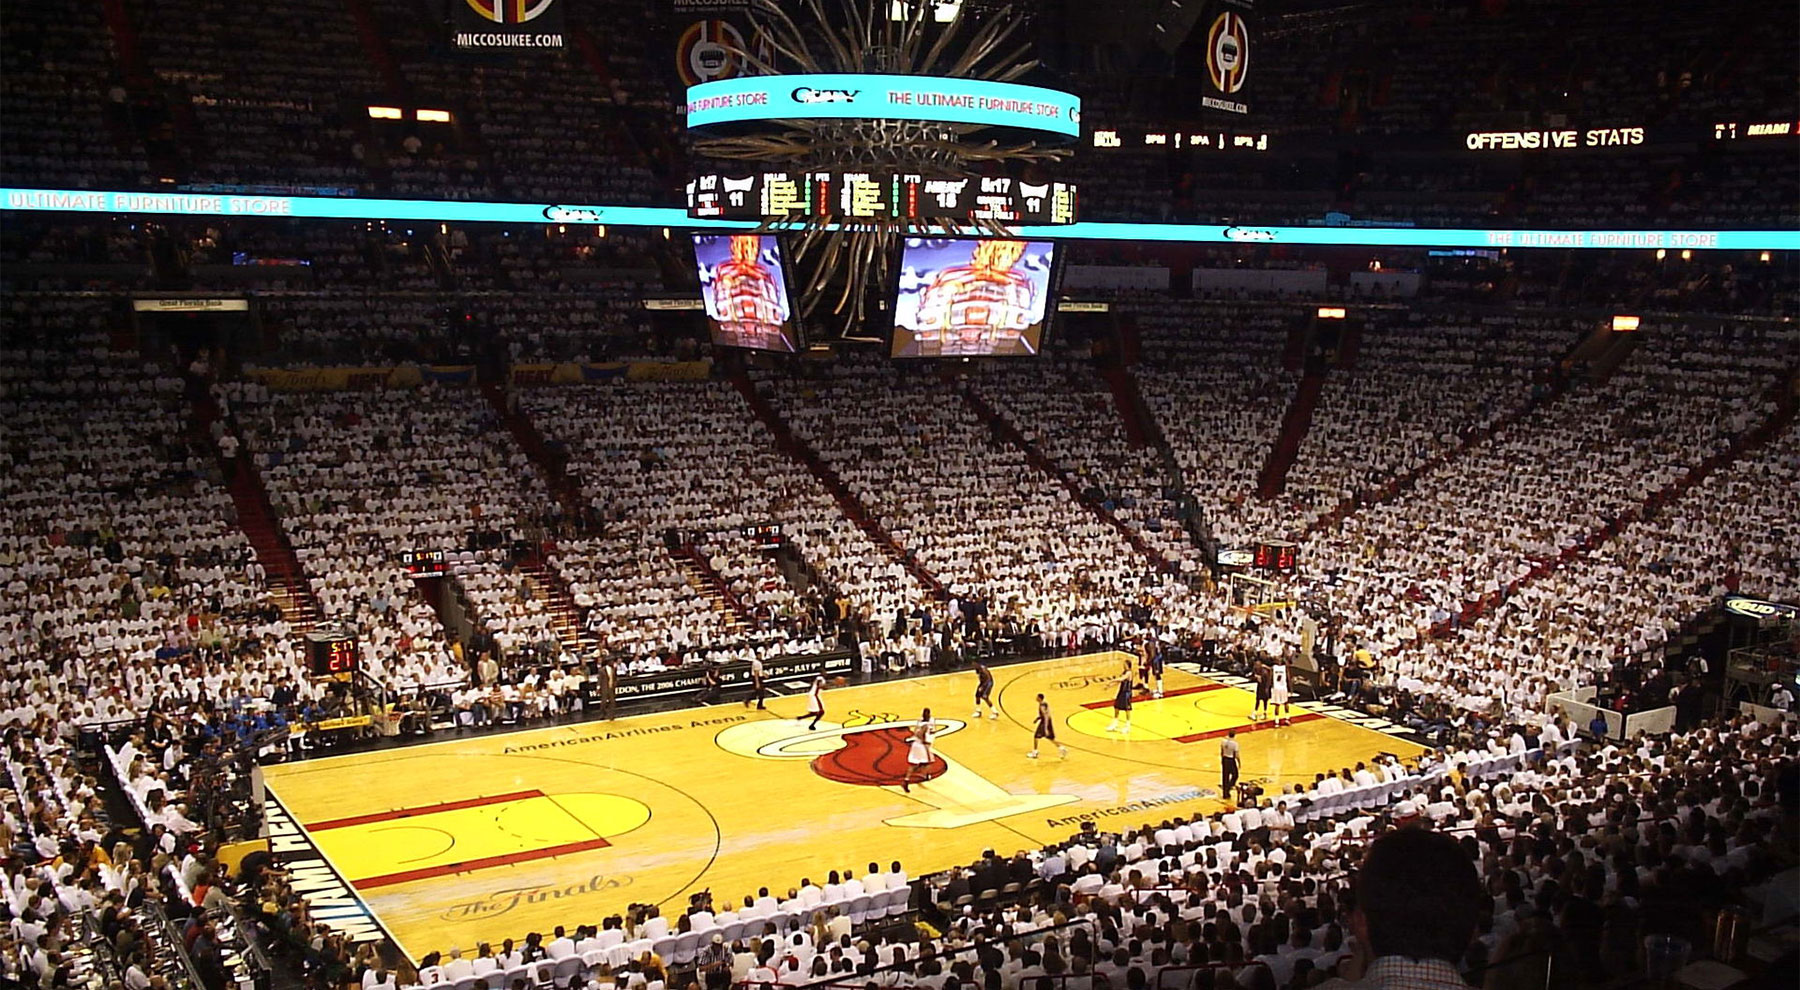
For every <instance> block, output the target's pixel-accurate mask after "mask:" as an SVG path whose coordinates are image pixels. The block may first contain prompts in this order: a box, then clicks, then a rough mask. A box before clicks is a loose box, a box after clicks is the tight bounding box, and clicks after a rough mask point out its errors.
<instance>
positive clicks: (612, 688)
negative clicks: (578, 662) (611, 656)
mask: <svg viewBox="0 0 1800 990" xmlns="http://www.w3.org/2000/svg"><path fill="white" fill-rule="evenodd" d="M594 700H596V701H598V702H599V703H600V717H601V718H604V719H611V718H615V717H617V715H618V711H619V668H618V665H617V664H615V663H613V662H612V661H611V660H605V661H602V662H601V664H600V670H599V671H598V672H597V673H595V675H594Z"/></svg>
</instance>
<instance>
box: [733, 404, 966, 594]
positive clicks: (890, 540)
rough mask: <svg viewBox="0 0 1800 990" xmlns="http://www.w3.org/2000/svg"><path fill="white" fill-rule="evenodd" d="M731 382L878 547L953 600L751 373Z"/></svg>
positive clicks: (784, 446)
mask: <svg viewBox="0 0 1800 990" xmlns="http://www.w3.org/2000/svg"><path fill="white" fill-rule="evenodd" d="M731 384H732V386H733V387H734V388H736V389H737V390H738V393H739V394H740V395H742V396H743V397H744V401H745V402H746V403H749V405H750V411H751V412H752V413H755V414H756V418H757V419H759V420H761V421H762V423H763V425H764V426H767V427H768V428H769V432H770V433H772V434H774V435H775V443H776V445H777V446H779V447H780V448H781V451H782V453H784V454H787V455H788V456H789V457H792V458H793V459H794V460H797V461H799V462H800V463H801V464H804V465H806V469H807V470H809V471H811V472H812V474H813V477H815V478H818V479H819V483H820V484H822V485H824V486H825V490H826V491H827V492H830V493H831V497H832V498H833V499H835V500H836V501H837V504H838V508H839V509H840V510H841V511H842V512H843V513H844V517H845V518H847V519H849V520H850V521H851V522H853V523H855V524H856V526H857V528H858V529H861V530H862V531H863V532H864V533H865V534H867V536H868V537H869V539H870V540H871V541H873V542H874V544H875V545H876V546H877V547H880V548H881V549H882V550H883V551H885V552H886V553H887V555H888V556H889V557H892V558H893V559H894V560H896V561H898V562H899V563H900V565H901V566H902V567H905V568H906V570H907V573H909V574H911V575H912V576H913V577H914V578H916V579H917V580H918V582H919V583H920V584H923V585H924V586H925V587H927V588H929V589H931V592H932V594H933V595H935V596H937V598H938V599H939V600H947V599H949V597H950V593H949V590H948V589H946V588H945V587H944V583H943V582H942V581H939V580H938V579H937V575H935V574H933V573H931V572H930V571H928V570H926V569H925V567H924V565H922V564H920V563H919V562H918V560H917V559H915V558H914V557H913V556H912V555H911V554H908V553H907V552H906V551H905V550H903V549H901V547H900V543H899V541H897V540H895V539H894V536H893V534H892V533H889V532H888V531H887V529H886V527H884V526H882V525H881V523H880V522H879V521H877V520H876V519H875V517H874V516H872V515H870V514H869V510H868V507H867V506H864V505H863V504H862V500H861V499H859V498H857V497H856V495H855V494H854V493H852V492H851V491H850V488H849V486H847V485H845V484H844V479H842V478H840V477H838V474H837V472H836V471H833V470H832V469H831V465H829V464H826V463H825V461H824V460H823V459H822V458H820V457H819V455H818V452H817V451H815V450H813V449H812V448H811V447H810V446H808V445H807V444H806V442H805V441H803V440H801V439H800V438H799V437H797V436H795V435H794V431H793V429H792V428H790V427H789V426H788V425H787V421H786V420H784V419H782V418H781V414H780V413H778V412H776V411H775V407H774V406H771V405H770V404H769V400H768V399H766V398H764V397H763V396H762V395H761V394H760V393H758V392H757V391H756V383H755V382H752V381H751V380H750V376H749V375H747V374H744V373H743V372H742V371H738V372H735V373H733V374H732V376H731Z"/></svg>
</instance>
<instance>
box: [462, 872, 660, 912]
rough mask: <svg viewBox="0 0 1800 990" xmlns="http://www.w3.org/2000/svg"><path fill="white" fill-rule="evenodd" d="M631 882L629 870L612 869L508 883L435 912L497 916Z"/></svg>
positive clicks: (611, 888)
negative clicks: (563, 879)
mask: <svg viewBox="0 0 1800 990" xmlns="http://www.w3.org/2000/svg"><path fill="white" fill-rule="evenodd" d="M629 886H631V876H630V874H624V873H615V874H612V875H610V876H607V875H602V874H598V873H596V874H594V875H593V876H591V877H589V878H587V879H586V880H583V881H582V882H580V883H572V884H567V885H565V886H561V887H558V886H554V885H550V884H538V885H537V886H534V887H511V888H508V889H506V890H496V891H494V892H492V893H490V894H488V895H487V896H486V897H483V898H481V899H479V900H473V901H464V902H463V903H461V904H452V905H450V906H449V907H447V908H445V909H444V911H443V913H442V914H440V915H438V917H439V918H442V919H443V920H445V921H467V920H469V919H470V918H481V919H484V920H485V919H487V918H498V917H499V916H501V915H503V914H505V913H507V912H508V911H511V910H512V909H513V908H516V907H518V906H519V905H521V904H542V903H544V902H545V901H557V900H561V899H563V898H565V897H581V896H583V895H586V894H598V893H600V892H602V891H607V890H618V889H619V888H621V887H629Z"/></svg>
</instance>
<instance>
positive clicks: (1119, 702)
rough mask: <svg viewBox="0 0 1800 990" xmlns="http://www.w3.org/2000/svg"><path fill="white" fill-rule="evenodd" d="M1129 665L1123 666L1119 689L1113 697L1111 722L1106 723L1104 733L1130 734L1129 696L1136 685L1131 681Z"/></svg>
mask: <svg viewBox="0 0 1800 990" xmlns="http://www.w3.org/2000/svg"><path fill="white" fill-rule="evenodd" d="M1131 675H1132V670H1131V665H1130V664H1126V665H1125V673H1124V674H1123V675H1121V676H1120V677H1119V689H1118V691H1117V692H1116V693H1114V695H1113V717H1112V721H1110V722H1108V723H1106V731H1108V732H1119V733H1123V734H1125V735H1130V734H1131V695H1132V692H1133V691H1134V690H1135V689H1136V687H1137V685H1136V684H1135V683H1134V682H1133V680H1132V676H1131Z"/></svg>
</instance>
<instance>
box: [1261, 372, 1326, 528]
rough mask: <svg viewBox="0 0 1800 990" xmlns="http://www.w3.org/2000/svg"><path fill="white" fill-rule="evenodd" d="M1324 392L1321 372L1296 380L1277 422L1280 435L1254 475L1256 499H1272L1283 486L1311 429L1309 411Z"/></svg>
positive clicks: (1311, 412) (1314, 407)
mask: <svg viewBox="0 0 1800 990" xmlns="http://www.w3.org/2000/svg"><path fill="white" fill-rule="evenodd" d="M1324 391H1325V373H1324V372H1322V371H1317V372H1314V371H1309V372H1307V373H1306V374H1304V375H1302V376H1301V377H1300V384H1299V385H1298V386H1297V387H1295V389H1294V397H1293V398H1292V399H1290V400H1289V401H1288V408H1287V414H1286V415H1285V416H1283V417H1282V419H1281V435H1280V436H1279V437H1278V438H1276V440H1275V446H1274V447H1273V448H1271V449H1270V450H1269V456H1268V459H1267V460H1265V461H1263V467H1262V473H1261V474H1259V475H1257V478H1256V497H1257V498H1261V499H1271V498H1274V497H1275V496H1277V495H1280V494H1281V490H1282V489H1283V488H1285V487H1287V476H1288V471H1289V470H1290V469H1292V468H1293V466H1294V461H1295V460H1297V459H1298V458H1299V456H1300V444H1301V443H1303V442H1304V441H1305V440H1306V431H1308V430H1310V429H1312V417H1313V410H1315V409H1317V408H1318V406H1319V396H1320V395H1321V394H1322V393H1323V392H1324Z"/></svg>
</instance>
